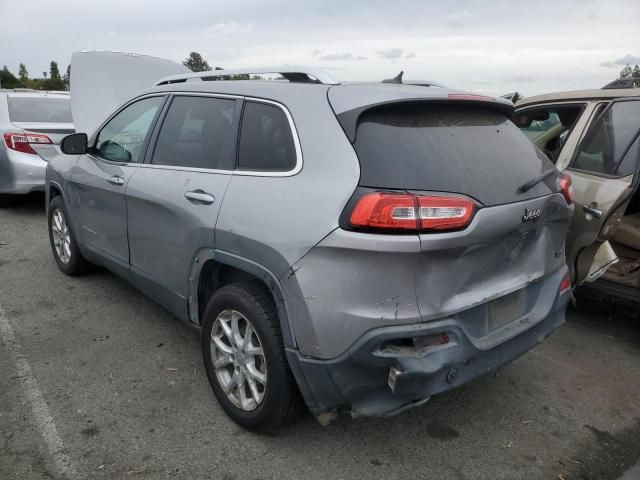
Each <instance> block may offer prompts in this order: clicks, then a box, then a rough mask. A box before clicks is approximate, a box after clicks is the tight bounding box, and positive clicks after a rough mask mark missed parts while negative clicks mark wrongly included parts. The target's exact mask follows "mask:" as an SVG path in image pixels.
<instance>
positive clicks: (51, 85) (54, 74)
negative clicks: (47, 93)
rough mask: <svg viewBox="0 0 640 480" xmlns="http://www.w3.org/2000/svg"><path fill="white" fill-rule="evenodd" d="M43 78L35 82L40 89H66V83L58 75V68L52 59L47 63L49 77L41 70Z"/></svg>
mask: <svg viewBox="0 0 640 480" xmlns="http://www.w3.org/2000/svg"><path fill="white" fill-rule="evenodd" d="M42 73H43V75H44V80H41V81H39V82H38V83H37V85H36V88H38V89H41V90H66V89H67V85H66V83H65V82H64V80H63V79H62V77H61V76H60V69H59V68H58V63H57V62H54V61H52V62H51V63H50V65H49V78H47V74H46V72H42Z"/></svg>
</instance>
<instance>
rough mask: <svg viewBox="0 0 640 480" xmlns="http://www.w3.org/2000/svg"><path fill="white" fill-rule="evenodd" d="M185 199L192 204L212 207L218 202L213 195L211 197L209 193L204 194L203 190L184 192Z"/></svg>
mask: <svg viewBox="0 0 640 480" xmlns="http://www.w3.org/2000/svg"><path fill="white" fill-rule="evenodd" d="M184 198H186V199H187V200H189V201H190V202H196V203H203V204H205V205H210V204H212V203H213V202H215V200H216V199H215V197H214V196H213V195H210V194H208V193H207V192H203V191H202V190H192V191H190V192H184Z"/></svg>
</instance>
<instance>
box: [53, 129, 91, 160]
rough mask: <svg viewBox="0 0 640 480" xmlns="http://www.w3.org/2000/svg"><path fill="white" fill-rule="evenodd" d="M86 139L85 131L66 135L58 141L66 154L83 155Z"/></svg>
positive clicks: (85, 150)
mask: <svg viewBox="0 0 640 480" xmlns="http://www.w3.org/2000/svg"><path fill="white" fill-rule="evenodd" d="M88 141H89V139H88V138H87V134H86V133H74V134H71V135H67V136H66V137H64V138H63V139H62V141H61V142H60V150H62V153H64V154H66V155H83V154H85V153H87V143H88Z"/></svg>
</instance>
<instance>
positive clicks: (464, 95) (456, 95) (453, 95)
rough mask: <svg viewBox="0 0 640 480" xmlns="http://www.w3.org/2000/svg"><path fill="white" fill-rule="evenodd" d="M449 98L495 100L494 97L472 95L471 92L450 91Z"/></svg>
mask: <svg viewBox="0 0 640 480" xmlns="http://www.w3.org/2000/svg"><path fill="white" fill-rule="evenodd" d="M448 98H449V100H482V101H485V102H486V101H490V102H493V101H495V98H492V97H487V96H486V95H474V94H473V93H450V94H449V95H448Z"/></svg>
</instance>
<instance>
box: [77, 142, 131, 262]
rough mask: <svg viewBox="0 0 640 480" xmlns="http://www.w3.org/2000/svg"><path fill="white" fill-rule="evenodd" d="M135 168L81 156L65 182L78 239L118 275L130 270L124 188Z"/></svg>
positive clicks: (129, 165)
mask: <svg viewBox="0 0 640 480" xmlns="http://www.w3.org/2000/svg"><path fill="white" fill-rule="evenodd" d="M136 169H137V165H133V164H118V163H114V162H108V161H105V160H102V159H99V158H96V157H94V156H92V155H81V156H80V158H79V159H78V162H77V163H76V166H75V168H74V170H73V174H72V176H71V180H70V181H69V182H68V183H67V192H66V193H67V198H68V200H69V201H70V202H71V205H70V208H71V212H70V215H71V216H72V217H74V223H75V226H76V237H77V239H78V241H79V242H80V243H82V245H83V246H84V247H85V248H87V249H89V250H92V251H93V252H94V253H96V254H98V255H100V256H101V257H104V261H105V262H106V263H108V264H109V266H111V267H112V268H114V269H116V271H117V272H118V273H119V274H127V272H128V269H129V245H128V242H127V205H126V201H125V196H124V190H125V187H126V184H127V182H128V181H129V179H130V178H131V176H132V175H133V173H134V172H135V170H136ZM116 179H119V180H116Z"/></svg>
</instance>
